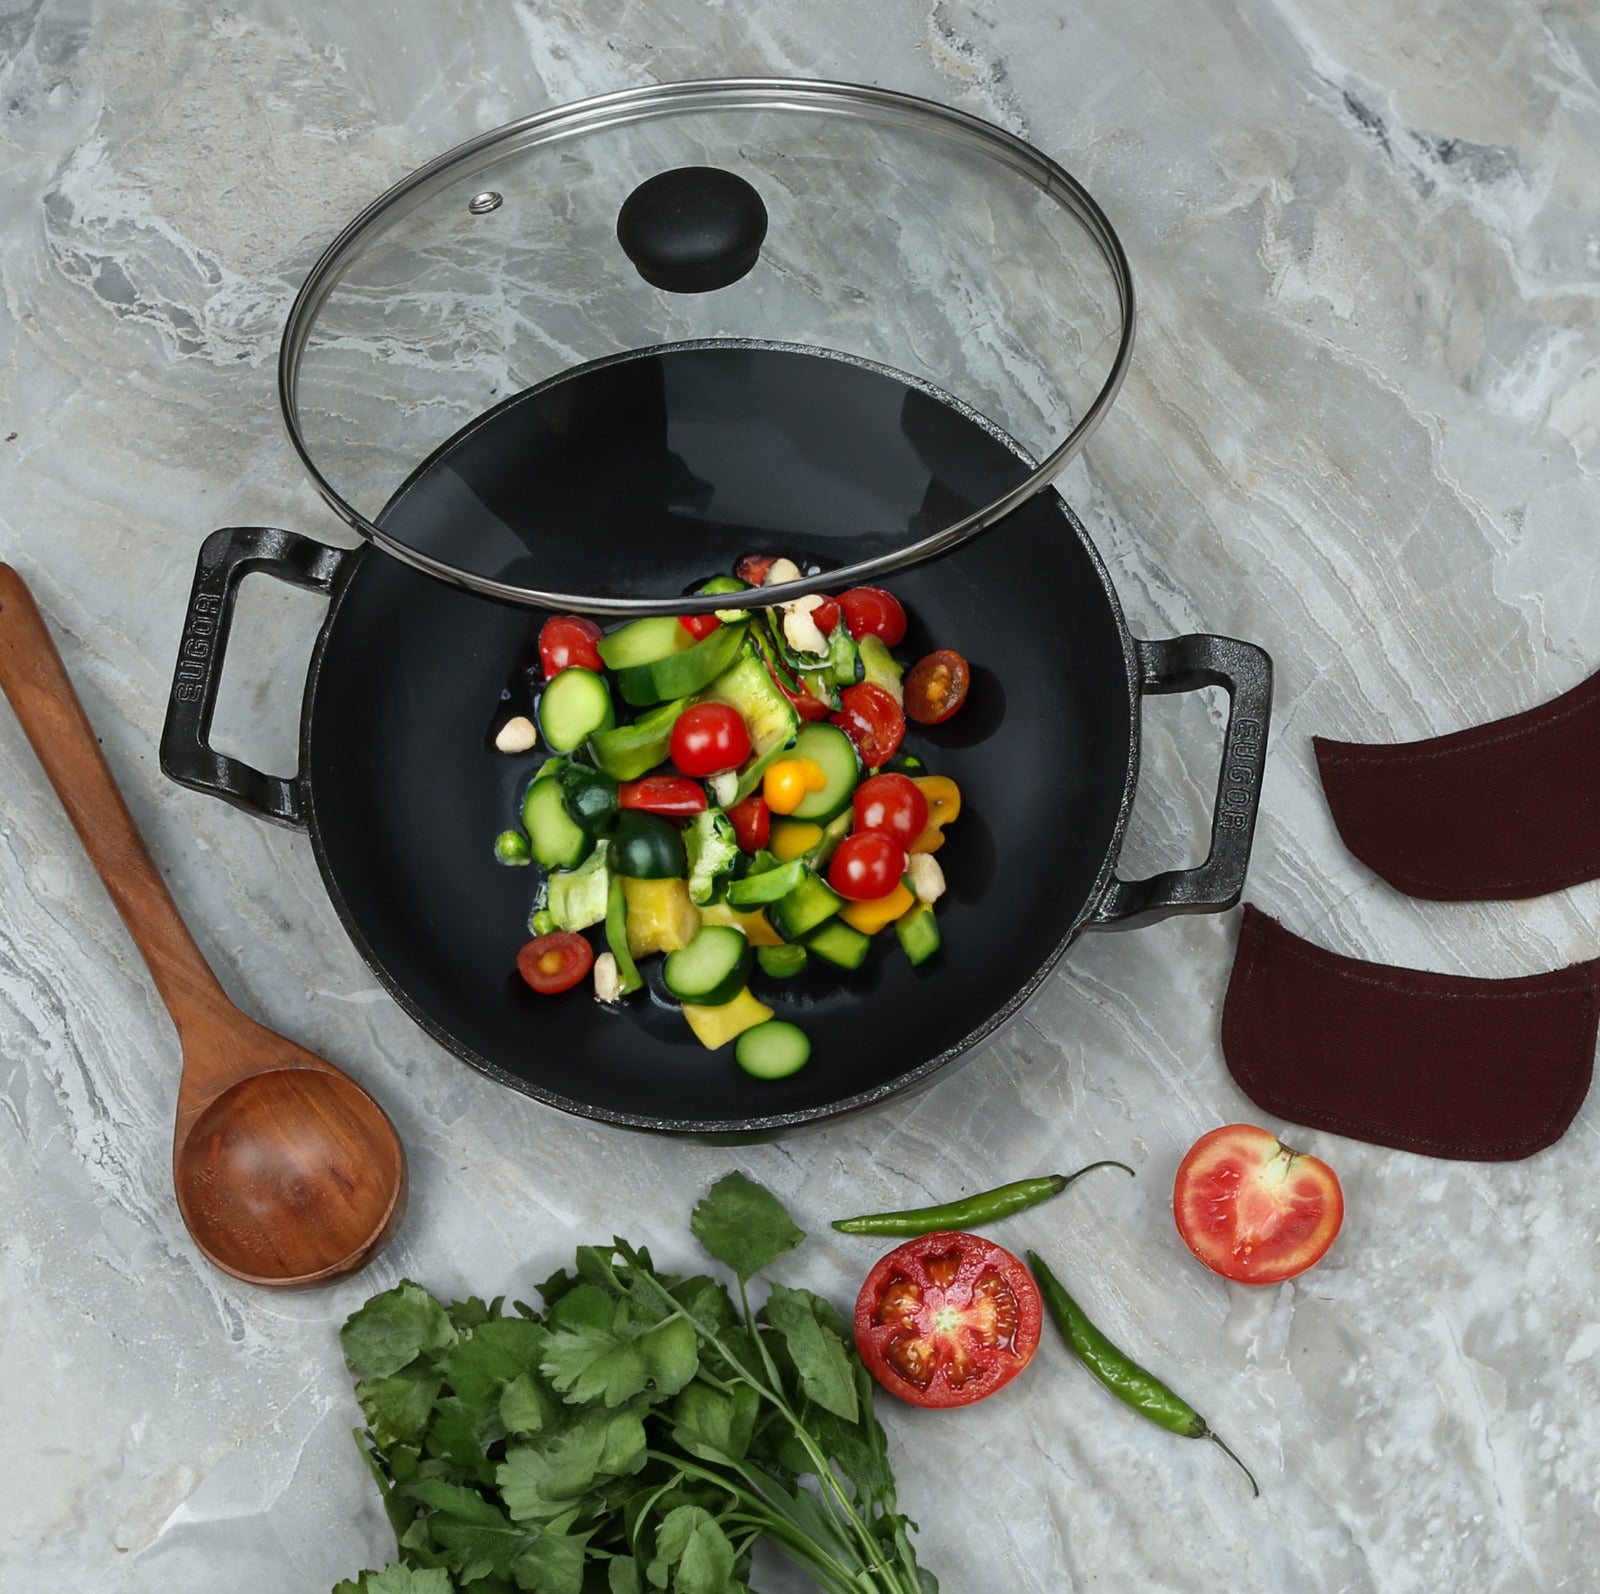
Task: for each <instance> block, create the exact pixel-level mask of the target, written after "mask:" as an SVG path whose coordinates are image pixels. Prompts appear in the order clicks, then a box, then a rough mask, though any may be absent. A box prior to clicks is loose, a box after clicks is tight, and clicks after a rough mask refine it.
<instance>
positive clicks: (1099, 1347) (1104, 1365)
mask: <svg viewBox="0 0 1600 1594" xmlns="http://www.w3.org/2000/svg"><path fill="white" fill-rule="evenodd" d="M1028 1266H1029V1267H1031V1268H1032V1269H1033V1276H1034V1279H1035V1281H1036V1282H1037V1283H1038V1285H1039V1293H1040V1294H1041V1295H1042V1296H1043V1297H1044V1304H1045V1306H1046V1307H1047V1308H1048V1309H1049V1312H1050V1316H1051V1318H1052V1319H1054V1321H1055V1325H1056V1327H1057V1328H1059V1329H1060V1330H1061V1337H1062V1338H1063V1339H1065V1340H1066V1342H1067V1344H1068V1345H1069V1346H1071V1348H1072V1351H1073V1354H1074V1355H1075V1356H1077V1358H1078V1360H1079V1361H1081V1362H1082V1363H1083V1365H1084V1366H1085V1367H1087V1368H1088V1369H1089V1371H1090V1372H1091V1373H1093V1374H1094V1375H1095V1377H1096V1378H1098V1379H1099V1380H1100V1382H1101V1383H1102V1384H1104V1385H1105V1386H1106V1388H1107V1389H1109V1390H1110V1391H1111V1393H1112V1394H1113V1395H1115V1396H1116V1397H1117V1399H1118V1400H1120V1401H1121V1402H1122V1403H1123V1404H1124V1405H1126V1406H1132V1407H1133V1409H1134V1410H1135V1411H1137V1412H1139V1413H1141V1414H1142V1415H1143V1416H1146V1417H1148V1418H1149V1419H1150V1421H1151V1422H1153V1423H1156V1424H1157V1425H1158V1426H1160V1427H1162V1428H1165V1429H1166V1430H1167V1431H1168V1432H1169V1433H1175V1434H1181V1435H1182V1436H1183V1437H1184V1438H1185V1439H1209V1440H1210V1441H1211V1442H1212V1443H1213V1444H1215V1445H1217V1446H1218V1447H1220V1448H1221V1450H1222V1451H1223V1452H1224V1453H1225V1454H1226V1455H1227V1456H1228V1457H1230V1458H1231V1459H1232V1460H1233V1461H1234V1462H1236V1463H1237V1464H1238V1467H1239V1470H1240V1471H1241V1472H1243V1473H1244V1475H1245V1477H1247V1478H1249V1479H1250V1487H1251V1488H1252V1489H1253V1490H1255V1495H1256V1498H1257V1499H1258V1500H1259V1499H1260V1498H1261V1489H1260V1487H1259V1485H1258V1484H1257V1483H1256V1480H1255V1475H1254V1474H1253V1473H1252V1472H1251V1471H1250V1469H1249V1468H1248V1467H1247V1466H1245V1464H1244V1463H1243V1462H1242V1461H1240V1460H1239V1458H1238V1457H1237V1456H1236V1455H1234V1453H1233V1452H1232V1451H1231V1450H1229V1449H1228V1447H1227V1445H1225V1444H1224V1443H1223V1442H1222V1440H1221V1439H1219V1438H1218V1437H1217V1435H1216V1434H1214V1433H1213V1432H1212V1431H1211V1428H1210V1426H1209V1425H1208V1424H1207V1422H1206V1420H1205V1418H1204V1417H1202V1416H1201V1415H1200V1413H1199V1412H1197V1411H1196V1410H1195V1409H1194V1407H1193V1406H1191V1405H1190V1404H1189V1402H1188V1401H1186V1400H1184V1399H1183V1398H1182V1397H1181V1396H1179V1395H1175V1394H1174V1393H1173V1392H1172V1391H1171V1390H1170V1389H1168V1388H1167V1386H1166V1385H1165V1384H1164V1383H1162V1382H1161V1380H1160V1379H1159V1378H1157V1377H1156V1376H1155V1374H1154V1373H1147V1372H1146V1371H1145V1370H1144V1368H1142V1367H1141V1366H1140V1365H1139V1364H1138V1363H1137V1362H1136V1361H1133V1360H1132V1359H1131V1358H1130V1357H1128V1356H1125V1355H1124V1354H1123V1353H1122V1352H1121V1351H1120V1350H1118V1349H1117V1347H1116V1346H1115V1345H1113V1344H1112V1343H1111V1341H1110V1340H1109V1339H1107V1338H1106V1336H1105V1335H1104V1334H1102V1333H1101V1332H1100V1330H1099V1329H1098V1328H1096V1327H1095V1326H1094V1324H1093V1323H1091V1322H1090V1321H1089V1319H1088V1318H1087V1317H1086V1316H1085V1315H1084V1310H1083V1308H1082V1307H1081V1306H1079V1305H1078V1303H1077V1302H1076V1301H1075V1300H1073V1298H1072V1297H1071V1296H1070V1295H1068V1294H1067V1292H1066V1289H1065V1288H1064V1287H1063V1285H1062V1283H1061V1280H1060V1279H1058V1278H1057V1277H1056V1276H1055V1274H1054V1273H1052V1272H1051V1271H1050V1269H1049V1268H1048V1267H1046V1266H1045V1264H1044V1262H1043V1261H1042V1260H1040V1257H1039V1254H1038V1252H1036V1251H1029V1252H1028Z"/></svg>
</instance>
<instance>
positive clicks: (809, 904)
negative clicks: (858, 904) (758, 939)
mask: <svg viewBox="0 0 1600 1594" xmlns="http://www.w3.org/2000/svg"><path fill="white" fill-rule="evenodd" d="M843 904H844V898H843V897H841V896H840V895H839V893H838V892H837V891H835V890H834V889H833V888H832V887H831V886H830V885H828V884H827V882H826V881H824V880H821V879H819V878H818V877H817V876H816V875H814V874H812V873H811V872H810V871H809V870H808V871H807V872H806V875H805V877H804V878H803V879H802V880H801V882H800V884H799V885H797V886H796V887H795V888H794V890H793V891H791V892H790V893H789V894H788V896H786V897H779V898H778V900H777V901H776V902H774V903H773V904H772V906H771V907H770V908H768V909H767V917H768V918H769V919H770V920H771V921H772V928H773V929H774V930H776V931H777V932H778V934H779V935H781V936H782V937H783V938H784V940H785V941H798V940H799V939H800V937H801V936H802V935H804V934H805V933H806V931H807V930H812V929H815V928H816V927H817V925H819V924H821V923H822V921H823V920H824V919H829V918H832V917H833V915H834V914H836V913H837V912H838V911H839V909H840V907H841V906H843Z"/></svg>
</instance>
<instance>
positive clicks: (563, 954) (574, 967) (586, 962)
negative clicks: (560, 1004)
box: [517, 930, 594, 996]
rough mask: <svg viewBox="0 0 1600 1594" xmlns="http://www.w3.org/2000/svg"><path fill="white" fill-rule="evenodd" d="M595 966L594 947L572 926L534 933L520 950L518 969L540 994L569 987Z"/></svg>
mask: <svg viewBox="0 0 1600 1594" xmlns="http://www.w3.org/2000/svg"><path fill="white" fill-rule="evenodd" d="M593 967H594V948H593V947H592V946H590V945H589V943H588V942H587V941H586V940H585V939H584V938H583V937H582V936H581V935H578V934H576V933H575V932H574V931H572V930H552V931H551V932H550V934H549V935H541V936H537V937H535V939H533V940H532V941H530V942H529V943H528V944H527V945H526V946H525V947H523V949H522V950H521V951H520V952H519V953H517V973H518V974H520V975H521V976H522V977H523V979H525V980H526V981H527V982H528V984H529V985H531V986H532V987H533V988H534V990H536V991H537V992H539V994H540V995H541V996H556V995H558V994H559V993H560V992H562V991H570V990H571V989H572V987H573V986H574V985H576V984H578V983H579V981H580V980H582V979H583V978H584V977H585V976H586V975H587V974H588V972H589V970H590V969H592V968H593Z"/></svg>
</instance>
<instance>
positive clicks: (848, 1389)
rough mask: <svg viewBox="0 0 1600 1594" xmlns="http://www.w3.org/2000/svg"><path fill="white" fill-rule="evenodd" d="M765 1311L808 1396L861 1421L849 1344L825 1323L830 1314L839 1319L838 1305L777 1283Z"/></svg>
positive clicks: (827, 1408) (838, 1414)
mask: <svg viewBox="0 0 1600 1594" xmlns="http://www.w3.org/2000/svg"><path fill="white" fill-rule="evenodd" d="M763 1315H764V1316H765V1318H766V1320H767V1321H768V1322H769V1323H770V1324H771V1325H772V1326H773V1327H774V1328H775V1329H776V1330H777V1331H778V1333H779V1334H781V1335H782V1336H783V1342H784V1344H785V1345H786V1346H787V1347H788V1350H789V1356H790V1358H791V1359H792V1360H793V1362H794V1369H795V1372H796V1374H797V1375H798V1376H799V1379H800V1387H801V1389H803V1390H804V1391H805V1394H806V1397H807V1398H808V1399H810V1400H812V1401H815V1402H816V1404H817V1405H819V1406H821V1407H822V1409H823V1410H824V1411H831V1412H832V1413H833V1414H834V1416H836V1417H842V1418H843V1419H844V1420H845V1421H846V1422H849V1423H853V1422H855V1421H856V1420H857V1419H858V1418H859V1417H860V1415H861V1407H860V1403H859V1401H858V1400H857V1398H856V1383H855V1374H854V1372H853V1371H852V1369H851V1363H850V1357H849V1356H848V1355H847V1354H846V1352H845V1348H844V1342H843V1341H842V1340H841V1339H840V1338H839V1336H838V1334H836V1333H835V1332H834V1330H833V1329H832V1328H831V1327H828V1326H826V1325H825V1322H824V1319H825V1318H829V1317H831V1318H834V1320H835V1321H837V1314H836V1313H835V1312H834V1310H833V1308H832V1307H831V1306H829V1305H828V1303H827V1302H826V1301H823V1300H819V1298H818V1297H817V1296H815V1295H813V1294H812V1293H811V1292H810V1291H809V1290H792V1289H789V1288H788V1287H787V1286H786V1285H783V1284H774V1285H773V1286H772V1293H771V1294H770V1295H769V1296H768V1297H767V1304H766V1308H765V1311H764V1313H763Z"/></svg>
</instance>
